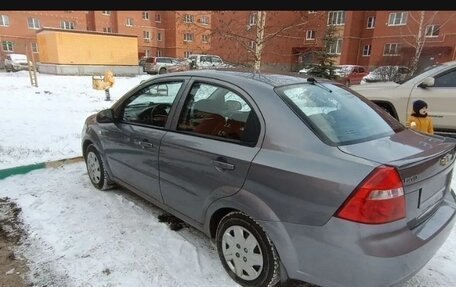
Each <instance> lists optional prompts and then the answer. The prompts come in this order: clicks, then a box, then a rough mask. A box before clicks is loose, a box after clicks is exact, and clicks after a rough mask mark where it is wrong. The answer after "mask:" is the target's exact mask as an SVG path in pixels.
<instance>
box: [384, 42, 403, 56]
mask: <svg viewBox="0 0 456 287" xmlns="http://www.w3.org/2000/svg"><path fill="white" fill-rule="evenodd" d="M399 47H400V44H398V43H388V44H385V49H384V50H383V56H399Z"/></svg>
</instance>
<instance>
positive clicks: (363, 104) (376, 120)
mask: <svg viewBox="0 0 456 287" xmlns="http://www.w3.org/2000/svg"><path fill="white" fill-rule="evenodd" d="M276 92H277V93H278V94H279V95H280V96H282V98H283V99H284V100H285V101H286V102H287V103H288V104H289V106H290V107H291V108H292V109H293V110H294V111H295V112H296V113H297V114H298V116H300V117H301V118H302V119H303V121H305V122H307V123H308V124H309V125H310V126H311V128H312V129H313V130H314V131H316V133H317V134H318V135H320V137H321V138H322V139H324V140H325V141H326V142H328V143H330V144H332V145H344V144H352V143H358V142H362V141H367V140H372V139H375V138H380V137H383V136H388V135H392V134H394V133H395V131H398V130H402V129H403V126H402V125H400V124H399V123H398V122H397V121H395V120H394V118H393V117H391V116H389V115H388V114H386V113H384V112H382V111H381V108H379V107H378V106H376V105H375V104H373V103H370V102H369V101H368V100H367V99H364V98H362V97H360V96H358V95H357V94H355V92H353V91H350V90H348V89H346V88H344V87H340V86H336V85H332V84H324V87H322V86H317V85H311V84H299V85H288V86H284V87H280V88H278V89H276Z"/></svg>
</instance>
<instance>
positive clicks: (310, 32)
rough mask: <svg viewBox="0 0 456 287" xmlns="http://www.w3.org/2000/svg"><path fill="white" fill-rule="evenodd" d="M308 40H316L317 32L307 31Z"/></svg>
mask: <svg viewBox="0 0 456 287" xmlns="http://www.w3.org/2000/svg"><path fill="white" fill-rule="evenodd" d="M306 40H315V31H314V30H307V31H306Z"/></svg>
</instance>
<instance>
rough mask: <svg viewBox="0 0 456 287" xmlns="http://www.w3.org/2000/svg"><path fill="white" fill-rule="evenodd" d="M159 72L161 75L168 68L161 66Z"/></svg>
mask: <svg viewBox="0 0 456 287" xmlns="http://www.w3.org/2000/svg"><path fill="white" fill-rule="evenodd" d="M158 73H159V74H160V75H161V74H166V69H165V68H161V69H160V70H159V71H158Z"/></svg>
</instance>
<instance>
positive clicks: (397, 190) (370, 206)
mask: <svg viewBox="0 0 456 287" xmlns="http://www.w3.org/2000/svg"><path fill="white" fill-rule="evenodd" d="M336 216H337V217H339V218H342V219H346V220H350V221H356V222H361V223H367V224H381V223H388V222H392V221H396V220H398V219H401V218H404V217H405V197H404V189H403V186H402V181H401V178H400V176H399V173H398V172H397V170H396V169H395V168H394V167H389V166H380V167H378V168H376V169H375V170H374V171H373V172H372V173H370V174H369V175H368V176H367V177H366V179H364V181H363V182H362V183H361V184H360V185H359V186H358V188H357V189H356V190H355V191H354V192H353V193H352V194H351V195H350V197H349V198H348V199H347V200H346V201H345V202H344V204H343V205H342V207H341V208H340V209H339V210H338V212H337V213H336Z"/></svg>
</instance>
